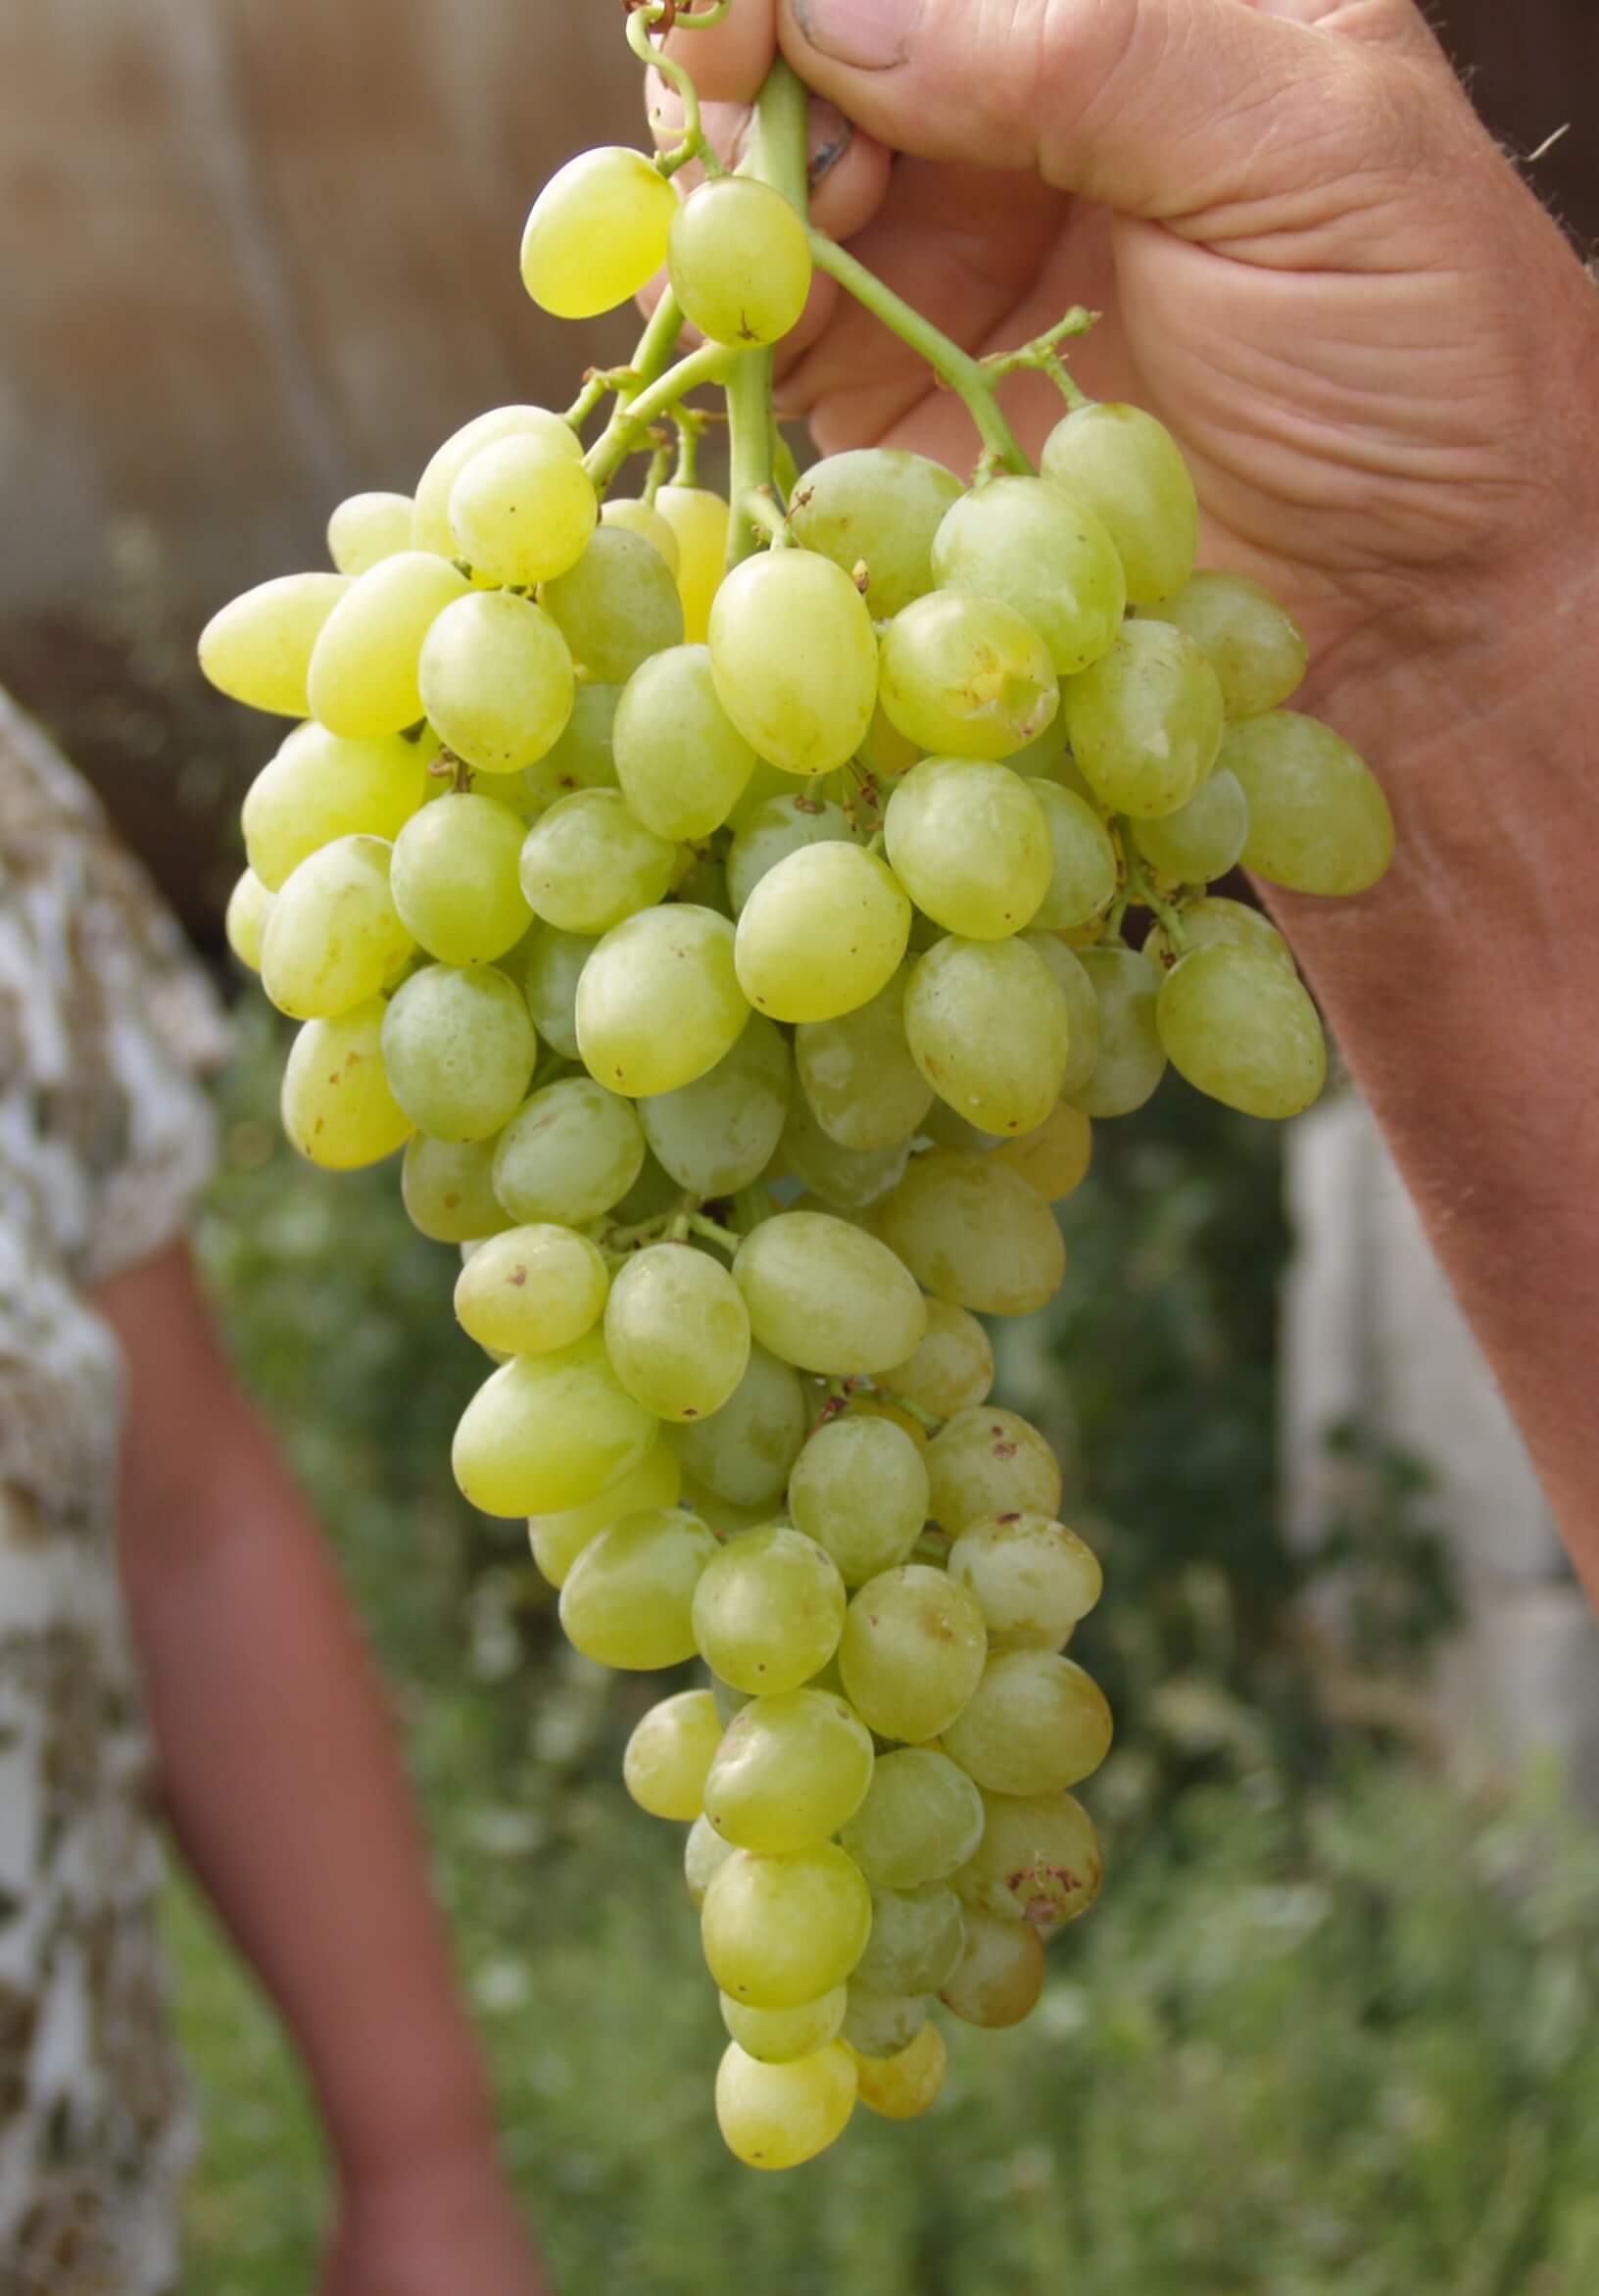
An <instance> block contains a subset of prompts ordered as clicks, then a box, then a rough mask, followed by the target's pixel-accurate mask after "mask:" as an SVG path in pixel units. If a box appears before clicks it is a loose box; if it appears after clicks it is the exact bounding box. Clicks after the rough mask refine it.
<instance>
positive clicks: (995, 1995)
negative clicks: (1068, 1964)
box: [939, 1906, 1046, 2029]
mask: <svg viewBox="0 0 1599 2296" xmlns="http://www.w3.org/2000/svg"><path fill="white" fill-rule="evenodd" d="M1045 1970H1046V1964H1045V1961H1044V1952H1043V1939H1042V1937H1041V1936H1040V1935H1039V1932H1038V1930H1036V1929H1035V1928H1034V1927H1033V1925H1032V1923H1031V1922H1002V1921H998V1920H996V1919H995V1917H994V1916H993V1914H986V1913H979V1912H978V1911H977V1909H976V1907H975V1906H968V1907H967V1908H966V1942H965V1944H964V1946H963V1947H962V1949H961V1956H960V1960H959V1961H958V1963H957V1964H956V1965H955V1970H954V1974H953V1975H952V1976H951V1977H950V1978H948V1979H947V1980H946V1982H945V1984H944V1985H943V1986H942V1987H941V1988H940V1992H939V1999H940V2000H941V2001H942V2002H943V2003H944V2005H945V2008H946V2009H952V2010H953V2011H954V2013H955V2015H956V2016H957V2017H958V2018H960V2019H961V2020H962V2021H963V2022H964V2023H965V2024H967V2025H980V2026H987V2027H990V2028H991V2029H993V2028H997V2027H1003V2026H1011V2025H1020V2024H1021V2023H1022V2022H1023V2020H1024V2019H1025V2018H1028V2017H1031V2016H1032V2014H1033V2011H1034V2010H1035V2008H1036V2007H1037V2006H1038V2000H1039V1995H1040V1994H1041V1993H1042V1991H1043V1980H1044V1975H1045Z"/></svg>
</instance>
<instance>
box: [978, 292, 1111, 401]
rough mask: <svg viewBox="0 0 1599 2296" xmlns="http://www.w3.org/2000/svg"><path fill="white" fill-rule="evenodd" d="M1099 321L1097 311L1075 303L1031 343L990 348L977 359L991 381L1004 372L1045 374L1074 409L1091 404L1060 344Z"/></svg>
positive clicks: (996, 379) (1087, 330) (996, 380)
mask: <svg viewBox="0 0 1599 2296" xmlns="http://www.w3.org/2000/svg"><path fill="white" fill-rule="evenodd" d="M1098 323H1099V314H1098V313H1097V312H1096V311H1090V310H1088V309H1087V308H1086V307H1085V306H1084V305H1083V304H1081V303H1078V304H1074V305H1073V307H1072V309H1071V310H1070V311H1069V312H1068V313H1067V314H1066V317H1065V318H1062V319H1057V320H1056V322H1055V324H1054V325H1053V326H1052V327H1047V328H1045V330H1044V332H1043V333H1042V335H1035V336H1034V338H1033V340H1032V342H1031V343H1024V344H1023V345H1022V346H1021V348H1020V350H1018V351H993V352H991V353H990V354H989V356H988V358H987V359H984V360H982V361H980V363H979V364H980V365H981V366H982V367H983V369H984V371H985V372H986V373H987V374H989V375H991V376H992V377H993V380H994V382H996V383H998V382H1002V381H1003V380H1004V378H1005V376H1006V375H1007V374H1025V373H1028V372H1029V371H1032V372H1034V373H1038V374H1046V375H1047V376H1048V377H1049V379H1050V381H1051V382H1052V383H1053V384H1054V386H1055V388H1056V389H1057V390H1058V391H1059V392H1060V394H1061V397H1062V398H1063V399H1064V400H1065V401H1066V404H1067V405H1068V406H1069V407H1070V408H1071V409H1072V410H1073V412H1074V413H1075V412H1076V411H1077V410H1078V409H1079V408H1082V407H1091V406H1092V404H1093V401H1092V400H1091V399H1090V397H1089V394H1088V392H1087V391H1086V390H1084V388H1083V387H1082V385H1081V384H1080V383H1079V382H1078V380H1077V378H1076V377H1075V376H1074V375H1073V373H1072V372H1071V369H1070V368H1069V367H1068V366H1067V365H1066V362H1065V361H1064V360H1063V359H1062V358H1061V356H1060V346H1061V344H1062V343H1064V342H1065V341H1066V339H1067V337H1068V336H1069V335H1086V334H1088V333H1089V332H1090V329H1091V328H1093V327H1095V326H1097V324H1098Z"/></svg>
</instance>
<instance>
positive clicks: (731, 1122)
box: [638, 1012, 789, 1203]
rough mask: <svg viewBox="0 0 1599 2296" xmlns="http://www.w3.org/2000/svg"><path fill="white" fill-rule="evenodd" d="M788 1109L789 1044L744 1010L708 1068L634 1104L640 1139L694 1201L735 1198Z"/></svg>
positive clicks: (768, 1151) (766, 1154)
mask: <svg viewBox="0 0 1599 2296" xmlns="http://www.w3.org/2000/svg"><path fill="white" fill-rule="evenodd" d="M788 1106H789V1048H788V1045H787V1044H786V1043H785V1041H784V1038H783V1036H782V1034H781V1032H780V1031H779V1030H778V1029H776V1028H775V1027H774V1026H773V1024H772V1023H771V1022H770V1021H769V1020H765V1019H763V1018H762V1017H761V1015H760V1014H759V1013H758V1012H752V1013H751V1015H750V1017H749V1019H748V1020H747V1021H746V1022H745V1024H744V1028H743V1030H742V1032H741V1033H740V1035H739V1038H738V1041H737V1042H736V1043H735V1044H734V1046H733V1048H732V1050H731V1051H728V1052H724V1053H723V1055H722V1057H721V1059H720V1060H718V1061H717V1063H716V1065H715V1067H714V1068H710V1069H707V1070H706V1071H705V1074H704V1075H703V1076H701V1077H697V1078H696V1079H695V1081H694V1083H693V1084H685V1085H680V1086H679V1087H678V1089H677V1090H676V1092H670V1093H659V1094H656V1095H654V1097H653V1098H646V1099H641V1100H640V1101H639V1103H638V1114H639V1122H640V1123H641V1124H642V1125H643V1126H644V1137H645V1139H646V1140H647V1141H648V1142H649V1143H650V1146H651V1148H653V1149H654V1153H655V1155H656V1157H657V1158H658V1159H659V1161H660V1163H661V1164H662V1165H663V1166H664V1167H665V1169H666V1171H667V1172H669V1173H670V1175H671V1177H672V1178H673V1179H674V1180H675V1181H676V1182H677V1184H678V1186H679V1187H680V1188H683V1189H686V1190H687V1191H688V1193H689V1194H690V1195H691V1196H694V1197H698V1198H699V1199H700V1201H701V1202H702V1203H706V1202H709V1201H711V1200H713V1199H714V1198H715V1197H723V1196H735V1195H737V1193H738V1191H739V1190H740V1189H741V1188H749V1187H751V1186H752V1185H753V1183H754V1182H755V1181H756V1180H758V1179H759V1178H760V1175H761V1173H762V1172H764V1171H765V1169H766V1167H767V1165H768V1164H769V1163H770V1162H771V1160H772V1153H773V1150H774V1149H775V1148H776V1147H777V1144H778V1141H779V1139H780V1137H781V1135H782V1131H783V1122H784V1118H785V1116H786V1115H787V1113H788Z"/></svg>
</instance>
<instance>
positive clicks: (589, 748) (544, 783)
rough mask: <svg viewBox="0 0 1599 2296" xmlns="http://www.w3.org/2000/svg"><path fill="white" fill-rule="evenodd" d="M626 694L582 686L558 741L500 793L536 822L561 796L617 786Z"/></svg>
mask: <svg viewBox="0 0 1599 2296" xmlns="http://www.w3.org/2000/svg"><path fill="white" fill-rule="evenodd" d="M621 693H622V689H621V688H620V686H595V685H581V686H579V687H578V688H577V692H576V696H575V698H574V700H573V703H572V714H571V716H570V717H569V718H568V719H567V720H566V725H565V730H564V731H563V732H562V734H561V736H560V738H559V740H558V741H557V742H556V743H555V745H554V746H553V748H551V749H549V750H547V751H546V752H545V755H544V756H543V757H539V758H536V759H535V761H534V762H533V763H532V764H531V765H528V766H525V767H524V768H523V770H522V771H521V772H520V773H519V774H517V775H516V776H515V778H514V779H513V780H508V781H506V782H505V783H504V784H503V786H502V787H500V788H497V789H496V791H495V793H494V794H495V796H496V797H503V798H504V799H505V801H506V803H507V805H513V806H515V807H516V809H517V811H518V812H519V813H521V815H522V816H523V818H524V819H525V820H528V821H535V820H537V818H538V817H539V815H540V814H541V813H544V812H548V810H549V808H550V807H551V806H553V805H554V804H555V802H556V800H557V798H566V797H570V796H571V795H572V792H573V791H574V790H579V789H614V788H615V787H616V786H617V784H616V760H615V757H614V756H613V755H612V750H611V730H612V726H613V724H614V721H615V717H616V705H617V703H618V702H619V701H620V700H621Z"/></svg>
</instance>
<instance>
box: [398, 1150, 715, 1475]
mask: <svg viewBox="0 0 1599 2296" xmlns="http://www.w3.org/2000/svg"><path fill="white" fill-rule="evenodd" d="M417 1139H418V1140H420V1139H421V1135H420V1134H418V1135H417ZM413 1145H414V1144H413ZM426 1145H427V1146H428V1147H430V1148H437V1147H438V1146H439V1143H437V1142H429V1143H427V1144H426ZM485 1145H486V1144H485ZM456 1152H457V1153H468V1152H481V1151H467V1150H458V1151H456ZM407 1160H408V1162H409V1160H410V1150H408V1151H407ZM504 1216H505V1215H504V1213H502V1214H501V1217H502V1218H504ZM477 1233H478V1234H479V1235H483V1234H484V1231H483V1230H482V1229H481V1228H480V1229H478V1230H477ZM609 1286H610V1276H609V1273H608V1271H607V1270H606V1263H605V1260H604V1259H603V1258H602V1256H601V1254H600V1251H599V1249H598V1247H597V1246H595V1245H593V1244H591V1243H590V1241H589V1239H588V1238H587V1237H586V1236H577V1235H574V1234H573V1232H572V1230H571V1229H570V1228H563V1227H557V1225H556V1224H555V1223H554V1222H543V1223H539V1224H534V1225H531V1226H525V1227H520V1228H507V1229H504V1230H503V1231H502V1232H501V1233H500V1234H499V1235H495V1234H492V1233H490V1234H489V1235H488V1238H487V1241H486V1242H485V1243H484V1244H483V1246H482V1248H481V1249H480V1250H478V1251H474V1252H473V1254H472V1256H471V1258H470V1259H469V1260H468V1261H467V1262H466V1265H465V1266H464V1267H463V1268H462V1269H461V1271H460V1275H459V1276H458V1277H457V1278H456V1320H457V1321H458V1323H460V1327H461V1329H462V1331H464V1332H465V1333H466V1334H467V1335H468V1337H470V1338H471V1339H474V1340H475V1341H476V1342H477V1343H478V1345H479V1346H480V1347H492V1348H494V1349H496V1350H497V1351H498V1352H499V1353H500V1354H503V1355H547V1354H549V1353H550V1352H551V1351H552V1350H553V1349H554V1348H557V1347H569V1346H570V1345H571V1343H572V1342H573V1341H574V1340H580V1339H582V1337H583V1335H584V1333H585V1332H590V1331H592V1330H593V1329H594V1327H595V1325H596V1324H597V1323H598V1322H599V1320H600V1317H601V1314H602V1313H603V1311H604V1309H605V1304H606V1292H607V1291H608V1289H609ZM673 1495H674V1496H675V1493H674V1494H673ZM649 1503H650V1504H651V1505H653V1506H670V1504H671V1503H672V1502H671V1500H670V1499H652V1500H651V1501H650V1502H649Z"/></svg>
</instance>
